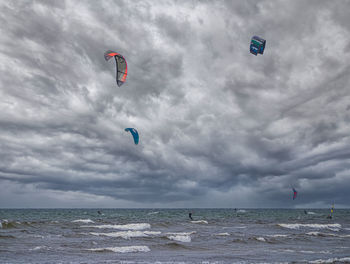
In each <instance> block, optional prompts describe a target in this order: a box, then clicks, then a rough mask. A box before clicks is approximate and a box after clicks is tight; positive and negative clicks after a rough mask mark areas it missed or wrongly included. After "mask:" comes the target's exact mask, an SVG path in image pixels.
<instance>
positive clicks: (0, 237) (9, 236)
mask: <svg viewBox="0 0 350 264" xmlns="http://www.w3.org/2000/svg"><path fill="white" fill-rule="evenodd" d="M7 238H16V237H15V236H11V235H8V236H7V235H0V239H7Z"/></svg>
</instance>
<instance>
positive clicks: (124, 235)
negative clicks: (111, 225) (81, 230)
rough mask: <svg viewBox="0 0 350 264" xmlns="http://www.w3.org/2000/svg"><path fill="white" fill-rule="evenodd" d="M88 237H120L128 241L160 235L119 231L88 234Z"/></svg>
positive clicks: (146, 232) (157, 232)
mask: <svg viewBox="0 0 350 264" xmlns="http://www.w3.org/2000/svg"><path fill="white" fill-rule="evenodd" d="M89 234H90V235H94V236H107V237H121V238H124V239H130V238H132V237H148V236H155V235H160V234H161V232H159V231H130V230H129V231H121V232H111V233H96V232H90V233H89Z"/></svg>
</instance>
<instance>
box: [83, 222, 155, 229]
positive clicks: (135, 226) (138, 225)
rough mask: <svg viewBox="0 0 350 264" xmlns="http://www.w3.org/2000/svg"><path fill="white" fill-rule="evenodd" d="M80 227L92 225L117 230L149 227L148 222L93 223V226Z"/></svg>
mask: <svg viewBox="0 0 350 264" xmlns="http://www.w3.org/2000/svg"><path fill="white" fill-rule="evenodd" d="M81 227H92V228H100V229H119V230H144V229H149V228H151V225H150V224H148V223H139V224H126V225H94V226H81Z"/></svg>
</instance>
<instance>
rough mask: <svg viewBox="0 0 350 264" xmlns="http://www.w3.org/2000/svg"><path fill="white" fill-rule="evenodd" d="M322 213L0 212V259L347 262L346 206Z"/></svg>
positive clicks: (349, 224)
mask: <svg viewBox="0 0 350 264" xmlns="http://www.w3.org/2000/svg"><path fill="white" fill-rule="evenodd" d="M190 212H192V218H193V220H191V219H190V218H189V213H190ZM329 213H330V212H329V210H325V209H322V210H321V209H306V212H304V209H294V210H291V209H234V208H231V209H0V263H87V264H88V263H125V264H132V263H145V264H146V263H158V264H162V263H169V264H170V263H205V264H209V263H350V210H348V209H347V210H346V209H338V210H335V212H334V214H333V218H332V219H328V218H327V216H328V215H329Z"/></svg>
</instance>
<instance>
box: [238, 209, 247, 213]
mask: <svg viewBox="0 0 350 264" xmlns="http://www.w3.org/2000/svg"><path fill="white" fill-rule="evenodd" d="M246 212H247V211H246V210H243V209H240V210H237V213H246Z"/></svg>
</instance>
